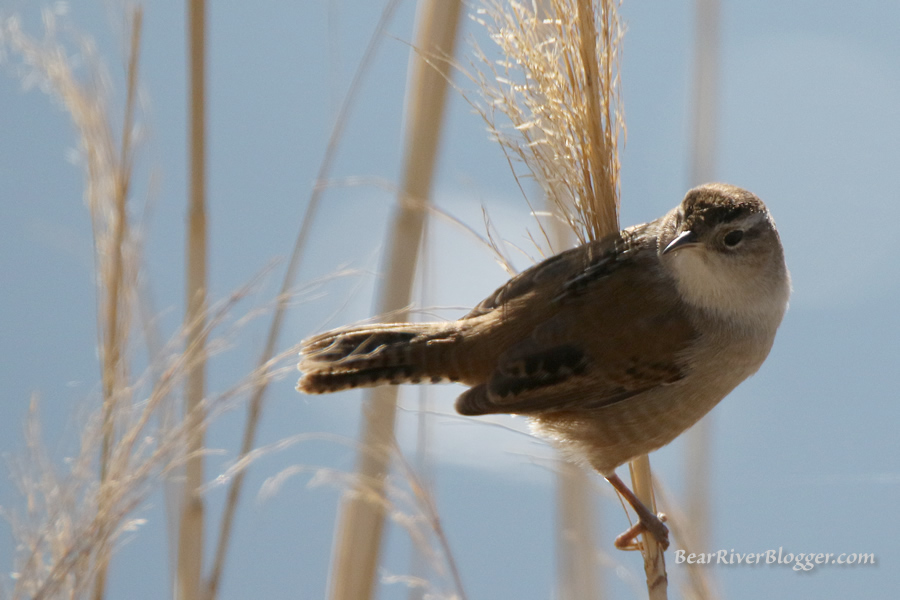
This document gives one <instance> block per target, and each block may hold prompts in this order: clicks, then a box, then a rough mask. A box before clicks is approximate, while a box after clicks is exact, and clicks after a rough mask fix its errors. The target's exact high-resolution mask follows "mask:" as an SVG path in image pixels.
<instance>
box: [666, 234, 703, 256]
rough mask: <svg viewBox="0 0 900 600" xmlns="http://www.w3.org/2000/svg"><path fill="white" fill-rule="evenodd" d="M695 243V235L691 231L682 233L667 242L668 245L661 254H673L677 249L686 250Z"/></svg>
mask: <svg viewBox="0 0 900 600" xmlns="http://www.w3.org/2000/svg"><path fill="white" fill-rule="evenodd" d="M696 243H697V235H696V234H695V233H694V232H693V231H690V230H688V231H682V232H681V233H679V234H678V237H676V238H675V239H674V240H672V241H671V242H669V245H668V246H666V247H665V249H664V250H663V251H662V253H663V254H668V253H669V252H674V251H675V250H678V249H679V248H687V247H688V246H693V245H694V244H696Z"/></svg>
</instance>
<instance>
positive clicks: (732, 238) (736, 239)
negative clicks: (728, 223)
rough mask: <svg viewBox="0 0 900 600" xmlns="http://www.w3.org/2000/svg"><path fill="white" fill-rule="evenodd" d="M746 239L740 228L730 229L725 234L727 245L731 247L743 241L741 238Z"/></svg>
mask: <svg viewBox="0 0 900 600" xmlns="http://www.w3.org/2000/svg"><path fill="white" fill-rule="evenodd" d="M742 239H744V232H743V231H741V230H740V229H735V230H734V231H729V232H728V234H727V235H726V236H725V238H724V240H725V245H726V246H730V247H732V248H733V247H735V246H737V245H738V244H740V243H741V240H742Z"/></svg>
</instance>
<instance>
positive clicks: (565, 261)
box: [463, 225, 647, 319]
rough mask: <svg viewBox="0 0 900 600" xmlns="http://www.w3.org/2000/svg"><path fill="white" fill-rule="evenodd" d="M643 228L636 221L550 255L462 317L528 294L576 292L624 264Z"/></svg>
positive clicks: (477, 315)
mask: <svg viewBox="0 0 900 600" xmlns="http://www.w3.org/2000/svg"><path fill="white" fill-rule="evenodd" d="M646 228H647V225H637V226H635V227H631V228H629V229H626V230H625V231H621V232H618V233H615V234H613V235H609V236H607V237H605V238H603V239H601V240H597V241H595V242H589V243H587V244H584V245H582V246H579V247H577V248H572V249H571V250H566V251H565V252H560V253H559V254H556V255H554V256H551V257H550V258H548V259H546V260H544V261H542V262H540V263H538V264H536V265H534V266H533V267H531V268H530V269H527V270H525V271H522V272H521V273H519V274H518V275H516V276H515V277H513V278H512V279H510V280H509V281H508V282H506V283H505V284H504V285H502V286H501V287H500V288H498V289H497V290H496V291H495V292H494V293H493V294H491V295H490V296H488V297H487V298H485V299H484V300H483V301H482V302H481V303H480V304H479V305H478V306H476V307H475V308H474V309H472V311H471V312H469V313H468V314H467V315H466V316H464V317H463V319H472V318H475V317H480V316H482V315H485V314H487V313H489V312H491V311H493V310H495V309H497V308H501V307H503V306H505V305H507V304H509V303H510V302H512V301H513V300H517V299H521V298H522V297H523V296H526V295H528V294H534V293H537V294H538V295H542V296H544V295H546V292H548V291H549V292H551V293H552V294H553V296H552V297H553V298H554V299H556V300H559V299H561V298H562V296H564V295H570V296H572V295H578V294H579V293H581V292H582V291H584V290H585V289H587V287H589V286H590V284H591V282H593V281H597V280H600V279H603V278H604V277H606V276H608V275H610V274H611V273H612V272H613V271H614V270H615V269H616V268H617V267H619V266H621V265H623V264H627V263H628V261H629V260H630V259H631V258H632V255H633V254H634V251H635V250H636V248H637V240H638V239H639V237H638V236H639V234H640V233H643V231H644V230H646ZM541 292H544V293H543V294H542V293H541Z"/></svg>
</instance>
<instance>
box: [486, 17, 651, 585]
mask: <svg viewBox="0 0 900 600" xmlns="http://www.w3.org/2000/svg"><path fill="white" fill-rule="evenodd" d="M479 14H480V15H482V16H481V18H480V19H479V20H480V22H481V23H482V24H484V25H485V26H486V27H487V29H488V32H489V34H490V35H491V39H492V40H493V41H494V42H496V44H497V45H498V46H499V48H500V51H501V53H502V58H501V59H500V60H499V61H497V62H496V63H495V62H494V61H493V60H491V59H489V58H488V57H487V55H486V54H485V53H484V52H483V51H482V50H481V49H480V48H479V47H477V46H475V48H474V50H475V54H476V57H477V58H478V59H480V62H481V68H480V69H478V70H477V71H476V72H474V73H469V75H470V76H471V77H472V78H473V79H474V80H475V82H476V83H477V84H478V85H479V87H480V89H481V92H482V94H483V95H484V97H485V98H486V100H487V103H486V106H485V107H484V108H483V109H482V116H483V117H484V118H485V120H486V121H487V123H488V126H489V128H490V130H491V132H492V133H493V135H494V136H495V138H496V139H497V141H498V142H499V143H500V144H501V146H502V147H503V148H504V150H505V151H506V152H507V155H508V156H509V158H510V160H511V165H513V167H514V173H515V174H516V175H517V176H520V175H519V173H518V171H517V170H516V168H515V167H516V164H515V162H513V161H514V160H518V161H520V162H521V163H523V164H524V165H525V167H526V172H525V173H522V174H521V176H526V177H533V178H534V179H536V180H537V183H538V184H540V186H541V187H542V189H543V191H544V193H545V194H546V196H547V198H548V199H549V200H550V201H551V202H552V203H553V204H554V205H555V206H556V209H557V211H558V212H559V213H560V214H561V215H562V217H563V218H564V219H565V220H566V221H567V222H568V223H569V225H570V227H571V228H572V230H573V232H574V233H575V235H576V236H577V237H578V239H579V241H581V242H586V241H588V240H596V239H599V238H601V237H603V236H605V235H608V234H610V233H613V232H615V231H618V229H619V223H618V203H619V157H618V142H619V136H620V133H623V132H624V121H623V117H622V114H621V108H620V102H619V96H618V83H619V69H618V54H619V43H620V41H621V29H620V27H619V21H618V16H617V5H616V3H615V2H614V1H612V0H600V1H599V2H598V5H596V6H595V4H594V2H593V1H592V0H546V1H545V2H541V3H540V4H538V3H534V4H532V5H530V6H529V5H526V4H520V3H518V2H510V3H503V2H499V1H492V0H486V1H485V8H484V9H482V10H481V11H480V13H479ZM501 116H502V118H503V120H501V119H500V117H501ZM523 189H524V188H523ZM544 233H545V235H546V232H544ZM632 480H633V485H634V489H635V493H636V494H637V496H638V497H639V498H640V499H641V500H642V501H643V502H644V503H645V504H646V505H647V506H650V507H653V506H654V503H653V494H652V481H651V477H650V467H649V461H648V459H647V458H646V457H641V458H640V459H638V460H637V461H635V463H633V465H632ZM642 538H643V548H644V552H643V556H644V569H645V572H646V576H647V586H648V591H649V593H650V595H651V598H654V599H658V598H665V597H666V594H667V577H666V571H665V562H664V560H663V554H662V550H661V549H660V548H659V547H658V545H657V543H656V541H655V540H654V539H653V538H652V536H649V535H643V536H642Z"/></svg>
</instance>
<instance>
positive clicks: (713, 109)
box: [685, 0, 719, 600]
mask: <svg viewBox="0 0 900 600" xmlns="http://www.w3.org/2000/svg"><path fill="white" fill-rule="evenodd" d="M694 16H695V19H696V21H695V25H694V82H693V86H692V89H693V93H694V97H693V107H694V114H693V124H692V125H693V135H692V140H691V175H690V176H691V185H692V186H695V185H700V184H701V183H706V182H708V181H712V180H714V179H715V159H716V120H717V116H718V103H717V99H718V71H719V65H718V62H719V60H718V59H719V47H718V46H719V0H696V3H695V7H694ZM686 437H687V439H686V442H687V456H686V460H687V464H688V467H689V468H688V469H687V470H686V474H685V480H686V489H687V497H686V498H685V513H686V515H687V523H688V524H689V528H690V530H691V540H692V543H693V544H695V545H694V546H693V548H694V549H696V550H698V551H699V552H705V551H706V549H708V548H709V547H710V545H709V544H710V535H711V532H710V521H711V514H710V501H709V499H710V471H711V467H710V457H711V456H712V453H711V452H710V445H711V440H712V422H711V421H710V417H709V416H707V417H706V418H704V419H701V420H700V422H699V423H697V424H696V425H695V426H694V427H693V428H691V430H690V431H688V432H687V434H686ZM689 574H690V575H689V577H688V583H687V585H688V588H689V590H690V591H689V594H690V595H691V596H692V597H693V598H698V599H701V600H702V599H705V598H709V597H710V595H711V592H710V586H709V584H708V582H707V581H706V577H707V576H708V573H702V574H700V573H697V572H696V569H691V570H689Z"/></svg>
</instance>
